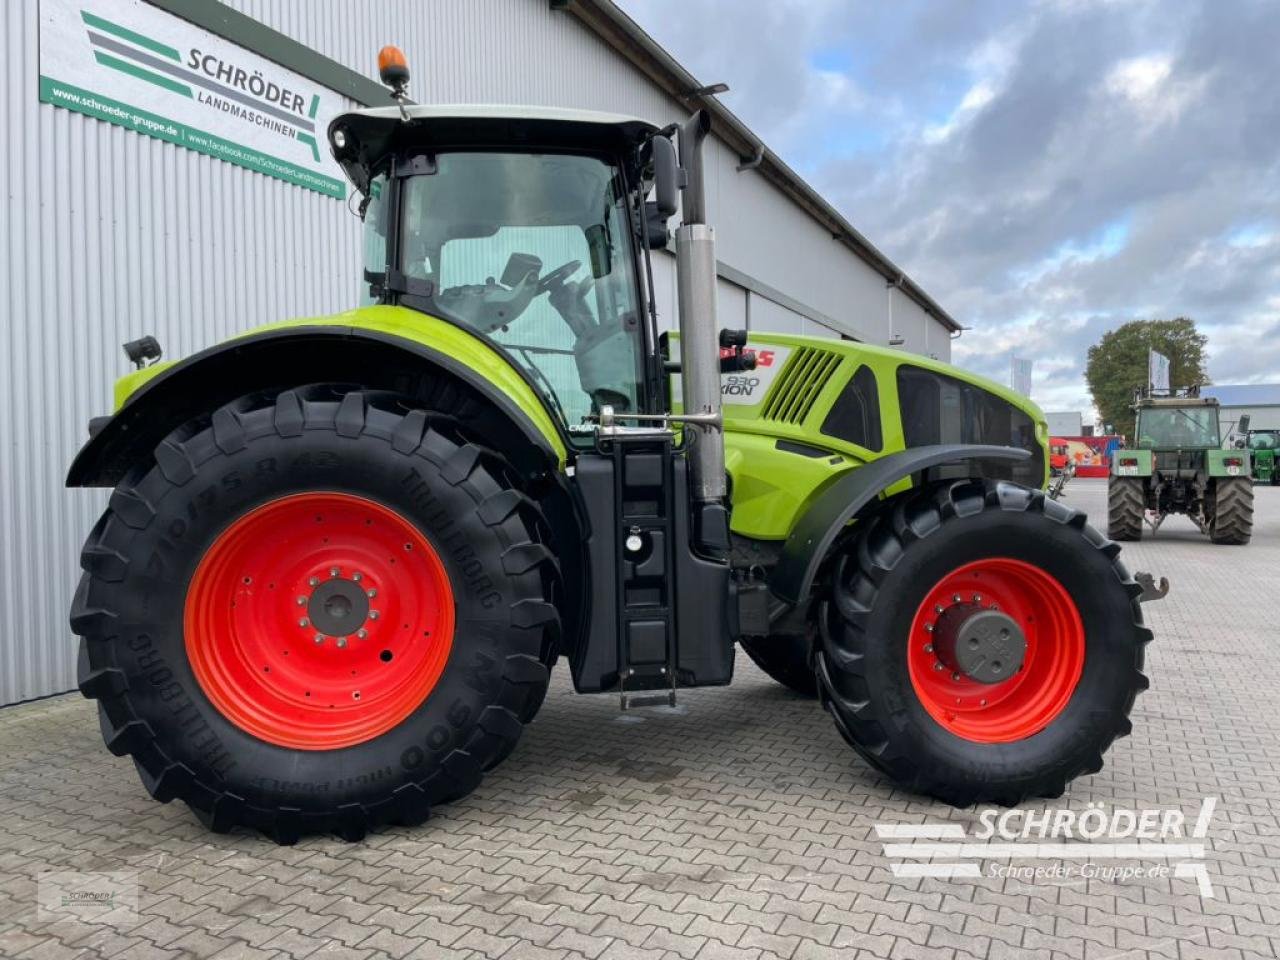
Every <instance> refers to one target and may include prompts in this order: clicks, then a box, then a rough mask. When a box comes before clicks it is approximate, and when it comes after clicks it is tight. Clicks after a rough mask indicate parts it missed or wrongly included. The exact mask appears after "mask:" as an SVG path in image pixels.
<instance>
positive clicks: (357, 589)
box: [304, 577, 369, 637]
mask: <svg viewBox="0 0 1280 960" xmlns="http://www.w3.org/2000/svg"><path fill="white" fill-rule="evenodd" d="M304 596H305V594H304ZM307 616H308V617H309V619H310V620H311V624H310V625H311V626H312V627H314V628H315V629H316V631H317V632H318V633H320V634H322V635H325V636H330V637H346V636H350V635H352V634H355V633H356V632H357V631H358V630H360V629H361V628H363V627H364V625H365V623H366V621H367V620H368V618H369V595H368V594H367V593H366V591H365V588H364V586H363V585H362V584H360V583H358V582H357V581H356V580H354V579H350V580H348V579H344V578H342V577H337V578H335V579H332V580H325V581H324V582H322V583H321V584H320V585H319V586H318V587H316V588H315V590H314V591H313V592H312V593H311V595H310V597H309V599H308V601H307Z"/></svg>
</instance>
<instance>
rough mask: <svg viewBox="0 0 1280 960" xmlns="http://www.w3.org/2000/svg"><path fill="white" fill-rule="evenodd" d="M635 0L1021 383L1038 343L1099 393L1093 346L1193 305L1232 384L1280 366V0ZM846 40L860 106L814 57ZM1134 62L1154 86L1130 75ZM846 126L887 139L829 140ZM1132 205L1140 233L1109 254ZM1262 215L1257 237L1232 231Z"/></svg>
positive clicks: (1051, 403) (984, 354)
mask: <svg viewBox="0 0 1280 960" xmlns="http://www.w3.org/2000/svg"><path fill="white" fill-rule="evenodd" d="M626 6H627V7H628V9H629V10H631V12H632V13H633V14H634V15H635V16H636V17H637V18H638V19H639V20H640V21H641V23H642V24H643V25H644V26H646V27H647V28H648V29H649V30H651V32H653V33H654V34H655V35H656V36H657V37H658V39H659V40H660V41H662V42H664V43H666V44H667V45H668V46H670V47H672V49H673V51H674V52H675V53H676V55H677V56H679V57H680V58H681V59H682V60H683V61H684V62H686V63H687V64H688V65H689V66H690V67H691V68H692V69H693V70H694V72H695V73H697V74H699V75H700V76H704V77H707V78H709V79H723V80H725V81H727V82H729V83H730V84H731V85H732V86H733V88H734V93H733V94H731V95H730V97H731V99H730V104H731V106H732V107H733V108H734V109H735V110H736V111H737V112H739V113H740V114H741V115H742V116H743V117H744V119H746V120H747V122H749V123H751V124H752V125H753V126H755V127H756V129H757V130H759V132H760V133H762V134H763V135H764V136H765V138H766V140H768V141H769V142H770V143H771V145H772V146H774V147H775V149H778V150H779V152H781V153H782V154H783V156H784V157H786V158H787V159H788V160H789V161H791V162H793V163H794V164H795V165H796V166H797V167H798V168H799V169H801V170H804V171H806V174H807V175H808V176H810V178H811V179H812V180H813V182H814V185H815V186H816V187H817V188H818V189H819V190H820V191H821V192H823V193H824V194H825V195H826V196H827V197H829V198H830V199H831V200H832V201H833V202H834V203H835V204H836V205H837V206H838V207H840V208H841V209H842V210H843V211H844V212H845V213H846V215H848V216H849V218H850V219H851V220H852V221H853V222H854V223H855V224H856V225H857V226H858V227H859V228H860V229H862V230H863V231H864V232H865V233H866V234H867V235H868V236H869V237H870V238H871V239H872V241H873V242H875V243H876V244H877V245H879V246H881V247H883V248H884V249H885V250H886V251H887V252H888V253H889V254H890V255H891V256H893V257H894V258H895V259H897V260H898V261H899V262H901V263H902V264H903V265H904V266H905V267H906V268H907V269H908V270H909V271H910V272H911V273H912V275H913V276H914V277H915V278H916V279H917V280H918V281H919V282H920V283H921V284H922V285H923V286H924V287H925V288H926V289H927V290H929V291H930V293H932V294H933V295H934V296H935V297H936V298H937V299H938V300H939V301H940V302H941V303H943V304H944V305H945V306H946V307H947V308H948V310H949V311H950V312H952V313H953V314H954V315H956V316H957V317H958V318H959V319H960V320H961V321H962V322H964V323H966V324H970V325H972V326H973V327H974V329H973V330H972V331H971V332H969V333H966V334H965V336H964V337H963V338H962V339H961V340H960V341H959V342H958V344H957V347H958V349H957V353H956V359H957V361H958V362H961V363H963V364H965V365H966V366H970V367H972V368H974V369H975V370H978V371H979V372H982V373H986V374H987V375H989V376H993V377H994V378H996V379H1000V380H1004V379H1006V378H1007V376H1008V357H1009V353H1010V351H1012V350H1014V349H1015V348H1016V349H1017V351H1018V352H1019V353H1022V354H1025V355H1031V356H1035V357H1037V358H1038V361H1039V369H1040V371H1041V374H1040V375H1039V376H1038V377H1037V399H1040V400H1041V402H1042V404H1043V405H1044V406H1047V407H1055V408H1056V407H1060V406H1062V405H1063V404H1064V403H1066V402H1068V401H1069V402H1073V403H1074V402H1077V401H1078V402H1080V403H1085V402H1087V401H1086V398H1087V390H1086V389H1085V387H1084V382H1083V365H1084V354H1085V350H1086V349H1087V348H1088V346H1089V345H1090V344H1091V343H1093V342H1095V341H1096V340H1097V338H1098V337H1099V336H1100V335H1101V334H1102V333H1103V332H1104V331H1105V330H1106V329H1108V328H1110V327H1113V326H1115V325H1117V324H1119V323H1121V322H1124V321H1125V320H1128V319H1133V318H1138V317H1150V316H1170V315H1178V314H1182V315H1190V316H1193V317H1195V318H1196V319H1197V320H1198V321H1200V323H1201V325H1202V327H1203V328H1204V329H1205V331H1206V332H1207V333H1208V334H1209V335H1210V345H1209V347H1210V353H1211V361H1210V372H1211V374H1212V375H1213V377H1214V379H1216V380H1218V381H1219V382H1226V381H1229V380H1236V379H1256V378H1259V377H1263V376H1265V375H1267V374H1268V372H1269V371H1271V370H1274V369H1276V367H1277V361H1280V346H1278V347H1277V348H1275V349H1273V348H1272V347H1270V346H1269V343H1268V342H1267V341H1265V340H1263V338H1262V336H1261V334H1260V332H1259V329H1258V328H1260V327H1261V328H1265V327H1274V326H1275V325H1276V321H1277V319H1278V318H1280V266H1278V264H1280V97H1278V96H1277V95H1276V77H1277V72H1276V66H1275V64H1276V52H1275V51H1276V50H1278V49H1280V4H1277V3H1274V2H1272V0H1225V2H1223V0H1161V2H1146V3H1144V2H1137V0H1133V2H1128V0H1127V2H1122V3H1108V2H1103V0H1094V2H1089V0H1057V2H1051V0H1043V2H1036V3H1031V4H1027V5H1025V6H1021V7H1016V8H1015V7H1013V6H1012V5H1009V4H1006V3H927V2H924V0H909V2H906V3H903V4H867V3H853V4H850V3H840V2H834V0H833V2H829V3H803V2H798V0H796V2H791V3H785V2H784V3H778V2H770V0H743V2H740V3H737V4H734V5H733V7H732V8H729V7H727V5H723V4H717V3H698V4H694V3H689V2H687V0H686V2H678V0H630V2H627V3H626ZM726 9H732V11H733V12H732V14H731V15H728V16H727V15H725V10H726ZM676 25H680V27H679V29H678V30H677V29H675V28H676ZM832 48H843V49H848V50H850V51H856V52H857V56H858V57H859V58H860V59H859V60H858V62H857V63H856V65H855V67H854V69H853V70H852V71H851V73H853V74H854V75H855V76H856V77H857V78H858V84H859V86H858V89H857V90H856V91H854V93H853V94H851V95H850V96H849V97H848V98H847V99H846V100H844V101H836V102H832V101H831V100H830V98H829V97H827V98H826V99H824V96H823V91H822V89H821V87H820V86H819V85H818V84H817V83H816V82H815V72H814V71H813V70H812V69H811V68H810V67H809V58H810V57H811V55H812V53H813V52H814V51H816V50H830V49H832ZM851 55H852V54H851ZM1143 58H1147V59H1145V60H1144V59H1143ZM1166 63H1167V74H1165V75H1163V76H1162V75H1161V68H1162V65H1163V64H1166ZM1125 69H1127V70H1128V71H1129V73H1128V76H1129V78H1130V80H1131V81H1132V82H1131V85H1130V88H1129V90H1130V93H1131V94H1132V96H1129V95H1126V93H1125V92H1124V89H1122V86H1123V85H1121V87H1117V86H1116V85H1115V84H1114V83H1111V82H1109V78H1113V77H1115V76H1117V71H1121V72H1123V71H1124V70H1125ZM1144 77H1145V78H1146V81H1145V82H1146V83H1147V84H1148V88H1147V89H1146V91H1145V93H1146V96H1142V95H1140V94H1142V93H1143V92H1144V88H1143V78H1144ZM957 81H959V82H960V84H961V86H960V87H958V88H957V87H956V83H957ZM979 82H985V83H987V84H988V85H989V95H988V97H987V99H986V100H985V102H984V101H983V100H982V99H981V98H979V99H978V100H977V101H976V105H975V107H974V108H973V109H971V110H969V111H967V112H962V113H959V114H957V115H956V116H955V118H954V125H953V127H952V128H951V129H950V132H949V135H948V136H945V137H940V136H939V135H938V133H937V130H936V129H935V130H933V131H930V129H929V128H930V126H931V125H936V124H937V123H938V122H939V119H940V118H939V116H938V115H936V114H935V115H929V116H927V115H925V114H926V112H927V108H926V107H925V106H924V105H925V104H932V103H935V102H936V95H937V92H938V89H939V88H940V87H949V88H950V100H951V104H950V106H951V108H954V107H955V106H956V105H957V104H958V103H959V101H960V99H961V98H962V97H963V95H964V89H963V85H964V84H968V83H973V84H977V83H979ZM843 122H856V123H859V124H863V125H868V124H869V125H874V126H875V127H876V128H877V129H878V130H881V131H882V132H883V133H884V135H885V137H886V138H887V146H885V147H884V148H883V149H879V150H875V151H873V152H868V151H866V150H860V151H856V152H850V153H848V154H847V155H843V156H831V155H830V153H829V152H828V153H826V154H824V153H823V152H822V151H820V150H815V149H814V141H815V140H816V139H819V138H823V137H832V136H833V135H834V134H833V131H837V130H838V128H839V125H840V124H841V123H843ZM815 157H817V158H818V159H817V160H815V159H814V158H815ZM1116 223H1123V224H1124V225H1125V226H1126V227H1127V236H1126V238H1125V241H1126V242H1125V244H1124V246H1123V247H1122V248H1121V249H1120V250H1119V251H1110V250H1100V251H1099V250H1093V251H1091V250H1090V247H1091V245H1093V244H1096V242H1097V238H1098V237H1099V236H1100V235H1103V234H1104V232H1105V231H1106V229H1107V228H1108V227H1109V226H1113V225H1114V224H1116ZM1249 225H1257V226H1258V227H1259V228H1260V229H1259V236H1258V237H1256V238H1251V242H1250V243H1246V244H1230V243H1228V238H1229V237H1230V236H1231V235H1232V234H1233V232H1234V231H1237V230H1239V229H1240V228H1242V227H1244V226H1249ZM1073 250H1074V251H1075V252H1074V253H1072V252H1071V251H1073ZM1270 342H1275V338H1274V337H1273V338H1272V340H1271V341H1270ZM1272 379H1280V377H1275V376H1274V375H1273V376H1272Z"/></svg>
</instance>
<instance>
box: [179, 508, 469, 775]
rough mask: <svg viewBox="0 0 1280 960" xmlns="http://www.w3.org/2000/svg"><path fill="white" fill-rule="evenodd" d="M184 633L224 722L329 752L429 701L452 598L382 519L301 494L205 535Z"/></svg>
mask: <svg viewBox="0 0 1280 960" xmlns="http://www.w3.org/2000/svg"><path fill="white" fill-rule="evenodd" d="M184 627H185V632H186V647H187V656H188V658H189V659H190V661H191V667H192V670H193V671H194V673H195V676H196V680H197V682H198V683H199V684H200V687H201V689H203V690H204V692H205V695H206V696H208V698H209V700H210V701H212V703H213V705H214V706H215V707H216V708H217V709H218V710H219V711H220V712H221V713H222V715H223V716H225V717H226V718H227V719H228V720H230V721H231V722H232V723H234V724H235V725H236V726H238V727H240V728H241V729H242V730H245V731H246V732H248V733H250V734H252V735H253V736H255V737H257V738H259V739H261V740H265V741H267V742H268V743H274V744H277V745H279V746H282V747H293V748H296V749H299V750H333V749H338V748H340V747H349V746H352V745H353V744H357V743H363V742H364V741H366V740H371V739H373V738H374V737H377V736H379V735H381V734H383V733H385V732H386V731H388V730H390V729H391V728H392V727H394V726H396V725H397V724H398V723H400V722H401V721H402V720H404V719H405V718H406V717H407V716H409V714H410V713H412V712H413V711H414V710H415V709H416V708H417V707H418V705H419V704H421V703H422V702H423V701H424V700H425V699H426V698H427V696H428V695H429V694H430V693H431V691H432V689H433V688H434V687H435V685H436V682H437V681H438V680H439V679H440V674H441V672H442V671H443V670H444V665H445V662H446V661H447V660H448V658H449V649H450V647H451V646H452V643H453V628H454V604H453V591H452V588H451V586H450V583H449V576H448V573H447V572H446V571H445V568H444V564H443V563H442V562H441V561H440V557H439V555H438V554H437V553H436V551H435V549H434V548H433V547H432V546H431V544H430V543H429V542H428V541H427V539H426V538H425V537H424V536H423V535H422V534H421V533H420V532H419V531H418V529H417V528H416V527H415V526H414V525H413V524H412V523H410V522H409V521H408V520H406V519H405V518H404V517H402V516H401V515H400V514H398V513H396V512H395V511H394V510H390V509H388V508H387V507H384V506H382V505H380V504H377V503H374V502H373V501H371V500H366V499H364V498H362V497H355V496H351V495H350V494H345V493H301V494H295V495H293V496H288V497H283V498H281V499H279V500H274V501H272V502H270V503H267V504H264V505H263V506H260V507H257V508H256V509H254V510H251V511H250V512H249V513H246V514H245V515H244V516H242V517H240V519H238V520H236V521H235V523H233V524H231V526H230V527H228V528H227V529H226V530H224V531H223V532H222V533H221V534H220V535H219V536H218V538H217V540H215V541H214V543H213V545H212V546H211V547H210V548H209V550H208V551H207V552H206V553H205V555H204V557H203V558H202V559H201V561H200V564H199V566H198V567H197V568H196V571H195V573H194V574H193V575H192V578H191V584H190V587H189V588H188V590H187V600H186V609H185V615H184ZM326 630H327V631H328V632H326Z"/></svg>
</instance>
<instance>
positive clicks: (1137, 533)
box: [1107, 477, 1147, 541]
mask: <svg viewBox="0 0 1280 960" xmlns="http://www.w3.org/2000/svg"><path fill="white" fill-rule="evenodd" d="M1146 509H1147V501H1146V481H1145V480H1143V479H1142V478H1141V477H1110V478H1109V479H1108V480H1107V536H1108V537H1110V538H1111V539H1112V540H1126V541H1128V540H1141V539H1142V517H1143V514H1144V513H1145V511H1146Z"/></svg>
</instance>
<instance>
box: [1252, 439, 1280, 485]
mask: <svg viewBox="0 0 1280 960" xmlns="http://www.w3.org/2000/svg"><path fill="white" fill-rule="evenodd" d="M1248 437H1249V438H1248V448H1249V459H1250V460H1251V461H1252V463H1253V482H1254V483H1265V484H1270V485H1271V486H1275V485H1276V484H1277V483H1280V475H1278V474H1277V473H1276V450H1277V449H1280V431H1276V430H1250V431H1249V432H1248Z"/></svg>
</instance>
